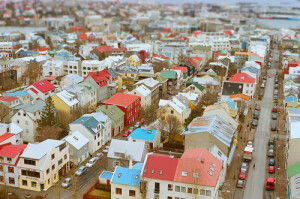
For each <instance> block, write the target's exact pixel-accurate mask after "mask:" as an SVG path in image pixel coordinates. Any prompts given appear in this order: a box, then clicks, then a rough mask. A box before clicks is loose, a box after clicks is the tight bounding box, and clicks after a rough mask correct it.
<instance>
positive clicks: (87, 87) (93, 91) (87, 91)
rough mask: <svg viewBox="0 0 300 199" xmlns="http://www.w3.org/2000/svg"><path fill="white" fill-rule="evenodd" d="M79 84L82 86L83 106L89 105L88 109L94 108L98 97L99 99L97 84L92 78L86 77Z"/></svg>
mask: <svg viewBox="0 0 300 199" xmlns="http://www.w3.org/2000/svg"><path fill="white" fill-rule="evenodd" d="M79 86H80V87H82V88H83V92H84V104H85V106H86V107H89V110H94V108H95V107H96V105H97V103H98V99H100V97H99V95H100V93H99V89H98V85H97V84H96V82H95V81H94V80H93V79H91V78H90V77H88V78H87V79H86V80H85V81H83V82H81V83H80V84H79Z"/></svg>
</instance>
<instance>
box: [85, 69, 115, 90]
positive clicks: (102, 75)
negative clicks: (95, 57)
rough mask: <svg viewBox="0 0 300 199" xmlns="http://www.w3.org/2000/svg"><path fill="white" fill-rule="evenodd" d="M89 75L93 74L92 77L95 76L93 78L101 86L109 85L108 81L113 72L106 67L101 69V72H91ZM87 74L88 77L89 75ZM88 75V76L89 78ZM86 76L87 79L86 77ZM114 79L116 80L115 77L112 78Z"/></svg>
mask: <svg viewBox="0 0 300 199" xmlns="http://www.w3.org/2000/svg"><path fill="white" fill-rule="evenodd" d="M88 76H91V78H93V80H94V81H95V82H96V83H97V84H98V85H99V86H100V87H103V86H105V85H107V82H108V81H109V77H110V76H111V74H110V73H109V72H107V70H106V69H104V70H102V71H100V72H98V73H97V72H90V73H89V74H88ZM88 76H87V77H88ZM87 77H86V78H87ZM86 78H85V79H86ZM112 81H114V78H112Z"/></svg>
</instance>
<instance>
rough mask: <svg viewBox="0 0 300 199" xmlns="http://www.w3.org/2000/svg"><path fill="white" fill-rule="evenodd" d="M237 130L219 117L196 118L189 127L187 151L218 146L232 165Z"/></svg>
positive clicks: (186, 141) (186, 136)
mask: <svg viewBox="0 0 300 199" xmlns="http://www.w3.org/2000/svg"><path fill="white" fill-rule="evenodd" d="M235 130H236V129H235V128H234V127H233V126H232V125H230V124H229V123H228V122H226V121H225V120H223V119H221V118H220V117H219V116H217V115H212V116H203V117H196V118H195V119H193V121H192V122H191V123H190V124H189V125H188V130H187V131H185V132H184V133H183V135H184V136H185V149H194V148H199V147H204V148H206V149H209V148H210V147H211V146H213V145H216V146H217V147H218V148H220V150H221V152H222V153H224V154H225V155H226V156H227V157H228V164H230V162H231V159H232V156H233V153H234V151H235V148H236V147H235V145H234V144H233V140H234V133H235Z"/></svg>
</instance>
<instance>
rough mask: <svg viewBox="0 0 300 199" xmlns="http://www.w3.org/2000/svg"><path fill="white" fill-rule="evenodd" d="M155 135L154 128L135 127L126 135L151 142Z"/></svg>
mask: <svg viewBox="0 0 300 199" xmlns="http://www.w3.org/2000/svg"><path fill="white" fill-rule="evenodd" d="M155 135H156V130H154V129H142V128H137V129H135V130H134V131H133V132H132V133H131V134H130V135H129V136H128V138H132V139H137V140H145V141H151V142H153V140H154V137H155Z"/></svg>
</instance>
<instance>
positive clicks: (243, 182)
mask: <svg viewBox="0 0 300 199" xmlns="http://www.w3.org/2000/svg"><path fill="white" fill-rule="evenodd" d="M244 184H245V180H237V182H236V187H237V188H243V187H244Z"/></svg>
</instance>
